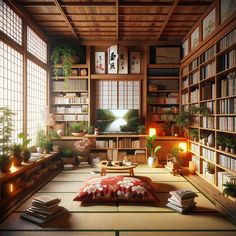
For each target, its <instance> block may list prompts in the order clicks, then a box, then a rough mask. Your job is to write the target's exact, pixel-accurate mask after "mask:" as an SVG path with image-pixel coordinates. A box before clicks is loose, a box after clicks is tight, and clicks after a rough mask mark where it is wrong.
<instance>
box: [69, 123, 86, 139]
mask: <svg viewBox="0 0 236 236" xmlns="http://www.w3.org/2000/svg"><path fill="white" fill-rule="evenodd" d="M69 129H70V131H71V135H73V136H77V137H81V136H84V135H85V133H86V131H87V129H88V124H87V122H86V121H79V122H73V123H71V124H70V127H69Z"/></svg>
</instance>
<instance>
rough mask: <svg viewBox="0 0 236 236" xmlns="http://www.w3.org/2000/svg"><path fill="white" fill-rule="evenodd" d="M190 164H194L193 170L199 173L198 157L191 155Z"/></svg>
mask: <svg viewBox="0 0 236 236" xmlns="http://www.w3.org/2000/svg"><path fill="white" fill-rule="evenodd" d="M192 162H193V163H194V164H195V170H196V171H197V172H200V157H199V156H196V155H192Z"/></svg>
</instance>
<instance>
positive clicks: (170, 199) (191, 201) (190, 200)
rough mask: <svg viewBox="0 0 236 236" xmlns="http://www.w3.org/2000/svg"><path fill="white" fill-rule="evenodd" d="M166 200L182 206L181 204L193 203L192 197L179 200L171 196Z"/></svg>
mask: <svg viewBox="0 0 236 236" xmlns="http://www.w3.org/2000/svg"><path fill="white" fill-rule="evenodd" d="M168 201H171V202H173V203H175V204H178V205H180V206H183V205H191V204H193V203H194V198H189V199H185V200H182V201H179V200H178V199H177V198H176V197H174V196H171V197H170V198H168Z"/></svg>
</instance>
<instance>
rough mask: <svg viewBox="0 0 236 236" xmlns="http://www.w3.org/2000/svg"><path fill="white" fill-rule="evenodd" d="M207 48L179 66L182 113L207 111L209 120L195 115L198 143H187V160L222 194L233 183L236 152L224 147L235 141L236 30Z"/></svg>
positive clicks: (191, 127)
mask: <svg viewBox="0 0 236 236" xmlns="http://www.w3.org/2000/svg"><path fill="white" fill-rule="evenodd" d="M207 45H208V47H207V48H206V47H204V49H200V50H199V51H198V52H197V53H194V54H192V55H191V56H190V57H188V58H187V59H186V60H183V63H181V66H182V67H181V76H180V78H181V81H180V84H181V88H180V91H181V110H187V109H188V108H189V107H190V106H193V105H194V106H200V107H208V108H209V110H210V112H211V114H210V116H208V117H203V116H201V115H198V116H196V118H197V119H196V121H197V122H195V125H194V126H190V130H191V129H196V130H198V137H197V139H196V140H191V139H190V138H189V140H188V143H189V152H190V159H192V161H193V162H194V163H195V165H196V173H197V174H198V175H199V176H200V177H202V178H203V179H204V180H206V181H207V182H208V183H210V184H211V185H212V186H214V187H215V188H217V189H218V190H219V191H221V192H222V191H223V183H225V182H226V181H235V180H236V152H235V150H233V149H231V150H230V149H229V148H228V147H227V146H229V145H231V146H233V144H231V143H230V140H231V141H232V140H236V29H232V28H229V29H228V30H226V29H225V34H224V35H222V37H220V38H219V37H217V36H215V37H214V41H213V43H208V44H207ZM209 135H211V136H212V137H213V143H212V144H211V145H210V144H209V143H208V141H209V140H208V137H209ZM221 137H223V138H222V140H224V141H222V146H223V148H222V147H220V146H221V145H219V143H220V141H219V140H220V138H221ZM235 145H236V144H235Z"/></svg>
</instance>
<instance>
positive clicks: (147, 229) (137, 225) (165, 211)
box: [0, 167, 236, 236]
mask: <svg viewBox="0 0 236 236" xmlns="http://www.w3.org/2000/svg"><path fill="white" fill-rule="evenodd" d="M92 170H94V169H92V168H88V167H86V168H83V169H77V170H72V171H62V172H61V173H60V174H58V175H57V176H56V177H55V178H54V179H52V180H51V181H50V182H48V183H47V184H46V185H45V186H44V187H42V188H41V189H40V190H39V191H38V192H37V193H35V194H34V195H32V197H31V198H29V199H28V200H27V201H26V202H25V203H24V204H22V205H21V206H20V207H18V208H17V209H16V211H15V213H13V214H11V215H10V216H9V217H8V218H7V219H6V220H5V221H4V222H3V223H2V224H1V225H0V230H20V231H21V230H29V232H30V231H31V230H33V231H34V230H36V231H35V232H34V233H33V234H34V236H37V235H38V236H41V235H42V234H43V233H44V232H38V230H40V229H41V227H39V226H37V225H34V224H32V223H29V222H26V221H24V220H21V219H20V214H21V213H22V212H24V211H25V210H26V209H27V208H28V207H30V205H31V201H32V199H33V197H34V196H38V195H41V194H48V195H50V196H53V197H58V198H60V199H61V203H60V205H62V206H64V207H65V208H67V209H68V211H69V214H68V215H65V216H62V217H60V219H58V218H57V219H55V220H53V221H51V222H50V223H48V224H47V225H46V226H45V227H44V228H43V230H49V231H58V232H50V233H49V234H47V235H49V236H51V235H52V236H54V235H55V234H53V233H56V234H57V236H62V235H63V236H64V235H65V234H63V233H64V231H71V230H72V232H70V234H69V235H78V236H87V235H88V236H90V235H93V236H96V235H98V236H100V235H104V236H111V235H112V236H113V235H116V236H118V235H120V236H136V235H137V236H153V235H164V236H165V235H167V236H168V235H176V236H177V235H183V234H182V233H183V231H184V235H188V233H187V232H186V233H185V231H195V230H196V231H209V232H211V231H217V230H222V232H221V233H225V230H229V231H235V232H234V233H236V227H235V226H233V225H232V224H231V223H230V222H229V221H228V220H226V219H225V218H224V217H223V216H222V215H220V214H219V213H217V212H216V210H215V206H214V204H212V203H211V202H210V201H209V200H208V199H207V198H206V197H205V196H204V195H203V194H201V193H200V192H199V191H198V190H197V189H196V188H195V187H194V186H193V185H191V184H190V183H189V182H188V181H187V180H186V179H185V178H184V177H182V176H180V175H178V176H173V175H171V174H168V173H167V172H166V170H165V169H160V168H157V169H154V168H143V167H139V168H136V169H135V170H137V171H136V174H137V175H138V176H147V177H149V178H151V179H152V181H153V184H154V186H155V189H156V194H157V197H158V198H159V200H160V201H159V202H158V203H157V204H156V205H153V204H152V205H140V204H129V205H127V204H117V205H116V204H105V205H104V204H103V205H91V206H82V205H81V203H80V202H77V201H73V198H74V197H75V195H76V193H77V192H78V190H79V188H80V187H81V185H82V184H83V181H84V180H86V179H87V178H89V177H91V176H98V175H94V174H93V175H92V174H90V172H91V171H92ZM149 170H150V172H148V171H149ZM145 173H146V174H145ZM108 175H115V174H108ZM178 189H191V190H193V191H194V192H196V193H197V194H198V196H199V197H197V198H196V202H197V207H196V209H194V211H193V212H192V213H190V214H188V215H181V214H179V213H176V212H174V211H173V210H171V209H169V208H167V207H166V206H165V205H166V202H167V199H168V198H169V196H170V194H169V191H173V190H178ZM73 231H74V232H73ZM77 231H86V232H77ZM87 231H88V232H87ZM91 231H94V232H91ZM115 231H116V232H115ZM134 231H135V232H134ZM137 231H140V232H137ZM152 231H157V232H152ZM162 231H167V232H165V234H163V232H162ZM174 231H180V234H173V232H174ZM170 232H171V234H168V233H170ZM209 232H207V233H209ZM12 233H14V234H12ZM36 233H38V234H36ZM71 233H73V234H71ZM191 233H192V232H191ZM214 233H215V232H214ZM1 234H3V231H0V235H1ZM3 235H4V236H13V235H14V236H23V235H24V234H20V232H19V234H16V231H14V232H10V231H9V232H8V233H7V234H6V233H5V232H4V234H3ZM27 235H28V236H31V234H28V232H27ZM66 235H68V232H66ZM189 235H190V234H189ZM195 235H197V234H195ZM201 235H202V236H204V235H211V234H202V233H201ZM214 235H216V236H218V235H231V232H229V234H214ZM1 236H2V235H1Z"/></svg>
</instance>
